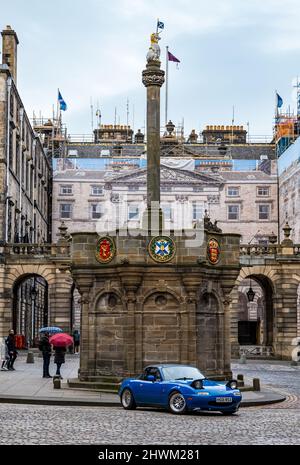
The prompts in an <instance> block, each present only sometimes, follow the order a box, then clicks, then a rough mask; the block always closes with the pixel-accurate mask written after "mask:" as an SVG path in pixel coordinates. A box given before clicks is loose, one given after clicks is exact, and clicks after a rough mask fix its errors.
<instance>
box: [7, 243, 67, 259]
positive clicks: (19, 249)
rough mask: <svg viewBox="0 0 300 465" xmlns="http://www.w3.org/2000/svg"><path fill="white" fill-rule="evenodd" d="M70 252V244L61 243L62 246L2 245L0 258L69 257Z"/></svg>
mask: <svg viewBox="0 0 300 465" xmlns="http://www.w3.org/2000/svg"><path fill="white" fill-rule="evenodd" d="M69 252H70V244H69V243H63V244H25V243H15V244H14V243H12V244H4V245H2V247H0V254H2V256H4V257H7V256H14V255H18V256H24V255H28V256H30V257H33V256H39V257H41V256H43V257H49V256H52V257H53V256H61V255H67V256H68V255H69Z"/></svg>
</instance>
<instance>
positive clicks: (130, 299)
mask: <svg viewBox="0 0 300 465" xmlns="http://www.w3.org/2000/svg"><path fill="white" fill-rule="evenodd" d="M126 302H127V318H126V320H127V321H126V328H125V341H126V369H127V371H128V374H129V375H131V376H132V375H134V374H135V373H136V367H135V365H136V350H135V337H136V330H135V304H136V294H135V291H134V290H129V291H127V295H126Z"/></svg>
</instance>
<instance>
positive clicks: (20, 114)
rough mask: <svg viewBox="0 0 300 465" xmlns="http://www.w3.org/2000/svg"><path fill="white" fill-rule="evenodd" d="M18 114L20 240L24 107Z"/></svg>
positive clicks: (19, 227)
mask: <svg viewBox="0 0 300 465" xmlns="http://www.w3.org/2000/svg"><path fill="white" fill-rule="evenodd" d="M19 116H20V144H19V153H18V154H17V156H18V157H19V167H20V177H19V179H20V190H19V210H20V213H19V225H18V234H19V240H20V242H21V235H22V231H21V225H22V220H21V216H22V199H23V195H22V189H23V178H22V174H23V156H22V154H23V147H22V144H23V131H24V108H20V111H19Z"/></svg>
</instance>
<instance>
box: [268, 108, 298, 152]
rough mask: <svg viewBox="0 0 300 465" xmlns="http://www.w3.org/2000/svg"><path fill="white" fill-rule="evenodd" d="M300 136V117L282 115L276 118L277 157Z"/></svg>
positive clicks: (275, 139)
mask: <svg viewBox="0 0 300 465" xmlns="http://www.w3.org/2000/svg"><path fill="white" fill-rule="evenodd" d="M299 135H300V116H299V115H294V114H291V113H289V112H288V113H280V114H278V115H277V116H276V117H275V124H274V142H275V145H276V154H277V157H280V155H281V154H282V153H283V152H285V150H286V149H287V148H288V147H289V146H290V145H291V144H292V143H293V142H294V141H295V140H296V139H297V137H299Z"/></svg>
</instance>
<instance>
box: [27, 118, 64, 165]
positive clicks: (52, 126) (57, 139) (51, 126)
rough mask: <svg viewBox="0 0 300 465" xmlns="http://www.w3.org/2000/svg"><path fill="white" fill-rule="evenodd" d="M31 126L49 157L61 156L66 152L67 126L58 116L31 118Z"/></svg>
mask: <svg viewBox="0 0 300 465" xmlns="http://www.w3.org/2000/svg"><path fill="white" fill-rule="evenodd" d="M32 126H33V130H34V131H35V133H36V134H37V135H38V136H39V138H40V140H41V142H42V144H43V147H44V150H45V151H46V153H47V155H48V157H50V158H63V157H65V156H66V154H67V142H68V138H67V127H66V125H65V124H63V123H62V120H61V117H59V118H36V117H35V116H34V117H33V118H32Z"/></svg>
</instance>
